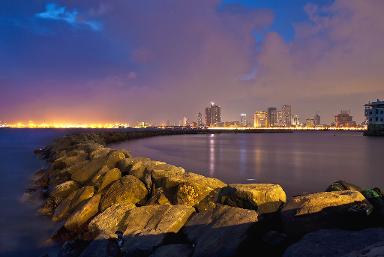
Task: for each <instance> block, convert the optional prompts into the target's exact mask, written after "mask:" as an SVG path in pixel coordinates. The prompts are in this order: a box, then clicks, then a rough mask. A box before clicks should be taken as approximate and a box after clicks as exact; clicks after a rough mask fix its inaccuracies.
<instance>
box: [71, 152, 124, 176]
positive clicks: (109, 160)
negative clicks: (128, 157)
mask: <svg viewBox="0 0 384 257" xmlns="http://www.w3.org/2000/svg"><path fill="white" fill-rule="evenodd" d="M123 159H125V155H124V153H122V152H120V151H111V152H110V153H109V154H108V155H107V156H104V157H99V158H96V159H93V160H91V161H90V162H88V163H86V164H85V165H84V166H82V167H80V168H78V169H77V170H76V171H74V172H73V173H72V176H71V178H72V179H73V180H75V181H77V182H79V183H86V182H87V181H89V180H90V179H91V178H92V177H93V176H94V175H95V174H96V172H97V171H99V170H100V169H101V168H102V167H103V166H104V165H106V166H108V168H110V169H112V168H114V167H115V165H116V163H117V162H119V161H120V160H123Z"/></svg>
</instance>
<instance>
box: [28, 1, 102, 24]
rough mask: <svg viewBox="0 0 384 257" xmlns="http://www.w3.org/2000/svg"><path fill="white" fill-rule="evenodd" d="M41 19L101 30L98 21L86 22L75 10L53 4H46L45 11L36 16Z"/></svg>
mask: <svg viewBox="0 0 384 257" xmlns="http://www.w3.org/2000/svg"><path fill="white" fill-rule="evenodd" d="M36 17H38V18H41V19H48V20H56V21H63V22H66V23H67V24H69V25H71V26H74V27H88V28H89V29H91V30H93V31H99V30H101V29H102V24H101V23H100V22H98V21H94V20H87V19H85V18H84V17H81V16H80V15H79V12H78V11H77V10H76V9H73V10H72V11H71V10H68V9H67V8H66V7H65V6H59V5H57V4H54V3H50V4H47V5H46V6H45V11H44V12H40V13H37V14H36Z"/></svg>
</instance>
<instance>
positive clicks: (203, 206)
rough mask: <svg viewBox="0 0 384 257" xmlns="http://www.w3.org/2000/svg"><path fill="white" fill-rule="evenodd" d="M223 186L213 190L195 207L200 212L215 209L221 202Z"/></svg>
mask: <svg viewBox="0 0 384 257" xmlns="http://www.w3.org/2000/svg"><path fill="white" fill-rule="evenodd" d="M221 191H222V188H216V189H214V190H212V191H211V192H210V193H209V194H208V195H207V196H206V197H205V198H204V199H203V200H201V201H200V202H199V203H198V204H197V205H195V208H196V210H197V211H198V212H203V211H208V210H211V209H215V208H216V206H217V204H218V203H219V196H220V194H221Z"/></svg>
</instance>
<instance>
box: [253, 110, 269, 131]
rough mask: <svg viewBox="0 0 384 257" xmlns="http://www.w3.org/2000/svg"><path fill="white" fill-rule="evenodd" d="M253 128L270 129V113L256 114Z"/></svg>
mask: <svg viewBox="0 0 384 257" xmlns="http://www.w3.org/2000/svg"><path fill="white" fill-rule="evenodd" d="M253 127H255V128H266V127H268V113H267V112H262V111H261V112H255V114H254V119H253Z"/></svg>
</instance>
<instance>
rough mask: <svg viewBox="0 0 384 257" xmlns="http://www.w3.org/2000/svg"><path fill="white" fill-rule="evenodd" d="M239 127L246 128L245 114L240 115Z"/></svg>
mask: <svg viewBox="0 0 384 257" xmlns="http://www.w3.org/2000/svg"><path fill="white" fill-rule="evenodd" d="M240 125H241V126H242V127H246V126H247V114H245V113H242V114H240Z"/></svg>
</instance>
